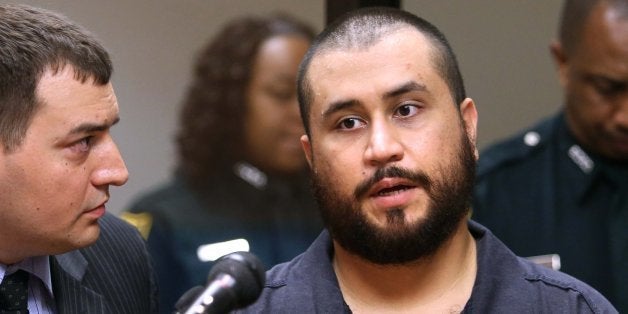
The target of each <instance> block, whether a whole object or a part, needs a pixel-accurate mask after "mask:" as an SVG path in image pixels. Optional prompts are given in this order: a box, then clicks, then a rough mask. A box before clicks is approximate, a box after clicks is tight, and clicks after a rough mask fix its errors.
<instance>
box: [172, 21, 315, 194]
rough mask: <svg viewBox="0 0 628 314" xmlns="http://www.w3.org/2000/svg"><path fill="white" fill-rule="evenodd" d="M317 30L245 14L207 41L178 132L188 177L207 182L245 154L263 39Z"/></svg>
mask: <svg viewBox="0 0 628 314" xmlns="http://www.w3.org/2000/svg"><path fill="white" fill-rule="evenodd" d="M314 34H315V33H314V30H313V29H312V28H311V27H310V26H308V25H306V24H304V23H303V22H301V21H298V20H296V19H294V18H291V17H288V16H286V15H284V14H274V15H272V16H269V17H257V16H246V17H240V18H238V19H235V20H232V21H231V22H229V23H228V24H227V25H225V26H224V27H223V28H222V29H221V30H220V31H219V32H218V34H217V35H216V36H215V37H214V38H213V39H212V40H211V41H210V42H208V43H207V45H206V46H205V47H204V48H203V49H202V50H201V52H200V54H199V55H198V59H197V61H196V65H195V68H194V74H193V75H194V76H193V81H192V84H191V86H190V87H189V88H188V90H187V95H186V97H185V99H184V101H183V107H182V111H181V115H180V122H179V124H180V125H179V131H178V134H177V136H176V143H177V145H178V146H177V148H178V155H179V167H178V168H179V169H178V170H179V171H181V173H182V174H183V176H184V177H185V178H186V179H187V181H189V182H190V183H193V184H194V185H202V184H204V183H206V182H204V181H205V180H206V179H207V177H209V176H210V175H211V174H212V173H215V172H218V171H221V170H222V169H231V166H232V164H233V163H234V162H235V161H237V160H239V159H241V158H242V157H243V154H244V152H243V149H244V148H243V145H244V134H243V129H244V117H245V112H246V110H247V107H248V105H247V100H246V91H247V88H248V85H249V82H250V80H251V76H252V72H253V67H254V63H255V59H256V56H257V54H258V52H259V50H260V48H261V46H262V44H263V43H264V42H265V41H266V40H268V39H270V38H271V37H274V36H281V35H290V36H292V35H294V36H300V37H303V38H306V39H307V40H308V41H310V40H312V38H314ZM295 88H296V87H295ZM222 171H224V170H222Z"/></svg>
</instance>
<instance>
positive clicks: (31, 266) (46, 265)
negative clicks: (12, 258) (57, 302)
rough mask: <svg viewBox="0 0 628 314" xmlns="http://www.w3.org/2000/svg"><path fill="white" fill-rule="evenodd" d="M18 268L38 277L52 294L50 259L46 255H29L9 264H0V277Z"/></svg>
mask: <svg viewBox="0 0 628 314" xmlns="http://www.w3.org/2000/svg"><path fill="white" fill-rule="evenodd" d="M19 269H22V270H24V271H26V272H28V273H30V274H32V275H34V276H36V277H37V278H39V279H40V280H41V281H42V282H43V283H44V285H45V286H46V290H48V293H50V295H53V294H52V276H51V275H50V261H49V256H48V255H45V256H35V257H29V258H27V259H24V260H22V261H21V262H19V263H15V264H12V265H10V266H7V265H4V264H0V274H1V275H2V278H4V276H5V275H6V274H7V273H13V272H15V271H17V270H19Z"/></svg>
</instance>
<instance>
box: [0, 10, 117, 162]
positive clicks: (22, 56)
mask: <svg viewBox="0 0 628 314" xmlns="http://www.w3.org/2000/svg"><path fill="white" fill-rule="evenodd" d="M67 65H71V66H72V67H73V69H74V76H75V78H76V79H77V80H79V81H81V82H85V81H87V79H90V78H91V79H93V81H94V84H99V85H104V84H107V83H108V82H109V79H110V77H111V73H112V71H113V68H112V65H111V60H110V58H109V54H108V53H107V51H106V50H105V48H103V46H102V45H101V44H100V43H99V42H98V40H96V38H95V37H94V36H93V35H92V34H90V33H89V32H88V31H87V30H85V29H84V28H82V27H81V26H79V25H77V24H75V23H73V22H72V21H70V20H68V19H67V18H66V17H64V16H62V15H59V14H57V13H54V12H50V11H47V10H43V9H39V8H35V7H30V6H26V5H0V141H1V142H2V145H3V147H4V150H5V152H6V153H10V152H12V151H13V150H15V149H16V148H17V147H18V146H19V145H20V144H21V143H22V141H23V139H24V136H25V135H26V130H27V129H28V127H29V125H30V121H31V120H32V118H33V116H34V114H35V112H36V111H37V109H38V108H39V106H40V105H41V100H39V99H37V95H35V93H36V89H37V84H38V83H39V80H40V78H41V76H42V75H43V73H44V72H45V71H46V70H48V69H50V70H52V71H53V72H55V73H56V72H57V71H59V70H61V69H63V68H64V67H65V66H67Z"/></svg>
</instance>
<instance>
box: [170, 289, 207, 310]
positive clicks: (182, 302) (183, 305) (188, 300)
mask: <svg viewBox="0 0 628 314" xmlns="http://www.w3.org/2000/svg"><path fill="white" fill-rule="evenodd" d="M203 290H205V287H203V286H195V287H192V288H191V289H190V290H188V291H186V292H185V293H184V294H183V295H182V296H181V297H180V298H179V300H178V301H177V303H176V304H175V305H174V308H175V309H177V311H179V312H183V311H184V310H185V309H187V308H188V307H190V305H192V303H193V302H194V300H196V298H197V297H198V296H199V295H201V293H203Z"/></svg>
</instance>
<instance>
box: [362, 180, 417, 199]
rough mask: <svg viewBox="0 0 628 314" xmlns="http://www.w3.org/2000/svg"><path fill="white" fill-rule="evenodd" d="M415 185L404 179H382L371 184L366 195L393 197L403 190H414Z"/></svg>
mask: <svg viewBox="0 0 628 314" xmlns="http://www.w3.org/2000/svg"><path fill="white" fill-rule="evenodd" d="M416 187H417V184H416V183H414V182H412V181H410V180H408V179H404V178H384V179H382V180H380V181H378V182H377V183H375V184H373V186H371V188H370V189H369V191H368V193H367V195H368V196H369V197H382V196H389V195H394V194H397V193H399V192H403V191H405V190H409V189H414V188H416Z"/></svg>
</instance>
